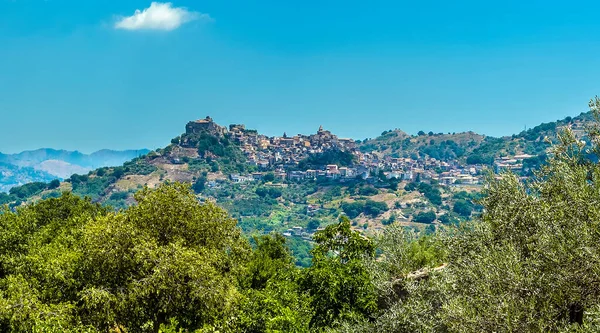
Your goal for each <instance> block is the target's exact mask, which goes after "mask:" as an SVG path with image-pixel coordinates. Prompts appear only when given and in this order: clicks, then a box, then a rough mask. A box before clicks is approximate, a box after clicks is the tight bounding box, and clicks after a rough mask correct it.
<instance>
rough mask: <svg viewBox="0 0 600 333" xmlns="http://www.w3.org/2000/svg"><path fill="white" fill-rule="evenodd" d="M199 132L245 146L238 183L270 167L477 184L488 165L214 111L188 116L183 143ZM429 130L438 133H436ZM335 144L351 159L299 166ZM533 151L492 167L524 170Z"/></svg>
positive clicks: (297, 175) (309, 175)
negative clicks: (275, 131)
mask: <svg viewBox="0 0 600 333" xmlns="http://www.w3.org/2000/svg"><path fill="white" fill-rule="evenodd" d="M201 133H207V134H210V135H216V136H225V135H226V136H229V137H230V138H231V139H232V140H233V141H234V142H235V143H236V144H238V145H239V147H240V148H241V150H242V151H243V153H244V155H245V158H246V163H247V164H248V165H249V166H253V167H256V168H255V169H256V171H255V172H252V173H247V174H231V175H229V178H230V180H231V181H233V182H235V183H242V182H248V181H255V180H260V179H262V177H263V175H264V173H265V172H269V171H272V172H274V174H275V176H276V177H278V178H280V179H288V180H292V181H302V180H318V179H327V180H336V181H339V182H342V183H343V182H344V181H346V180H348V179H356V178H361V179H363V180H369V179H370V178H373V177H374V176H375V177H379V176H380V175H384V176H385V177H386V178H387V179H392V178H393V179H398V180H400V181H414V180H419V181H421V180H423V181H425V180H433V181H436V182H438V183H440V184H443V185H461V184H464V185H477V184H480V183H481V180H482V171H483V169H484V168H485V167H486V165H483V164H481V163H473V164H469V163H468V161H465V160H464V159H453V160H441V159H436V158H433V157H430V156H417V157H414V156H413V157H410V156H409V157H394V156H393V154H386V153H384V152H378V151H370V152H365V151H364V150H361V149H360V145H359V143H357V142H356V141H355V140H353V139H347V138H339V137H337V136H336V135H335V134H332V133H331V132H330V131H328V130H325V129H323V127H322V126H320V127H319V129H318V130H317V132H316V133H315V134H310V135H304V134H297V135H294V136H288V135H287V134H286V133H284V134H283V135H282V136H273V137H269V136H266V135H262V134H259V133H258V132H257V131H256V130H249V129H246V127H245V125H243V124H232V125H229V128H226V127H223V126H219V125H218V124H216V123H215V122H214V121H213V120H212V118H211V117H206V118H204V119H200V120H196V121H192V122H189V123H188V124H187V126H186V134H184V135H183V136H182V137H181V145H182V146H183V147H192V145H190V142H191V141H190V137H193V136H194V135H198V134H201ZM430 136H432V138H435V136H436V135H435V134H432V135H430ZM332 150H334V151H341V152H345V153H347V154H350V156H352V163H350V164H349V165H341V164H340V163H331V164H322V165H318V164H317V165H315V164H314V163H313V164H312V165H311V167H314V168H304V169H303V168H301V167H302V166H303V164H302V162H303V161H305V160H306V159H307V158H309V157H310V156H316V155H319V154H324V153H326V152H328V151H332ZM532 157H534V155H530V154H525V153H518V154H514V155H512V156H499V157H497V158H496V159H495V160H494V163H493V165H491V167H493V168H494V169H495V170H496V171H500V170H504V169H509V170H512V171H515V172H521V171H523V161H524V160H527V159H530V158H532ZM343 164H347V163H343ZM487 167H490V166H489V165H488V166H487Z"/></svg>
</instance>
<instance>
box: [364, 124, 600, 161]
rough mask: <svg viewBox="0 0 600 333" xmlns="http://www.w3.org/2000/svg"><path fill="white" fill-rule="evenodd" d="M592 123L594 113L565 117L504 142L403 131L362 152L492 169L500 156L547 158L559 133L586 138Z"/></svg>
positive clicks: (368, 143) (387, 134)
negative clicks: (569, 132) (566, 129)
mask: <svg viewBox="0 0 600 333" xmlns="http://www.w3.org/2000/svg"><path fill="white" fill-rule="evenodd" d="M592 121H593V116H592V114H591V112H584V113H581V114H580V115H579V116H577V117H566V118H564V119H562V120H557V121H555V122H549V123H543V124H540V125H538V126H535V127H533V128H529V129H527V130H525V131H523V132H521V133H519V134H515V135H512V136H506V137H501V138H494V137H488V136H484V135H480V134H477V133H474V132H464V133H446V134H445V133H433V132H428V133H425V132H424V131H419V133H418V134H417V135H416V136H411V135H408V134H406V133H404V132H402V131H400V130H397V129H396V130H389V131H384V132H383V133H382V134H381V135H380V136H379V137H377V138H374V139H366V140H364V141H362V142H361V143H360V145H359V147H360V150H361V151H363V152H372V151H374V152H377V153H383V154H387V155H392V156H395V157H404V158H407V157H411V156H412V157H413V159H416V158H417V157H425V156H429V157H432V158H435V159H439V160H454V159H462V160H465V161H468V164H487V165H491V164H492V163H493V161H494V158H497V157H501V156H509V155H517V154H530V155H534V156H545V154H546V150H547V149H548V148H549V144H548V143H547V142H546V141H547V140H549V141H550V142H551V143H556V142H557V140H558V136H557V134H558V133H559V132H560V129H561V128H563V127H565V126H570V127H572V128H573V131H574V133H575V135H576V136H577V137H583V136H584V131H585V128H586V126H588V124H590V123H591V122H592Z"/></svg>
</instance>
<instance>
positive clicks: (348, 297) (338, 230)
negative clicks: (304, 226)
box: [300, 217, 377, 329]
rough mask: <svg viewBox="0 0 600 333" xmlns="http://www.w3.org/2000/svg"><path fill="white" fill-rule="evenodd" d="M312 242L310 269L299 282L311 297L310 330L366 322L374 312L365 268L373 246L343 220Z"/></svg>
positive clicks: (373, 298) (316, 235)
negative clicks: (313, 246) (311, 328)
mask: <svg viewBox="0 0 600 333" xmlns="http://www.w3.org/2000/svg"><path fill="white" fill-rule="evenodd" d="M314 240H315V242H316V243H317V245H316V246H315V248H314V249H313V250H312V254H313V265H312V266H311V267H309V268H307V269H306V270H305V271H304V272H303V276H302V278H301V282H300V283H301V286H302V288H303V289H304V290H306V291H307V292H308V293H309V295H310V297H311V299H310V304H311V307H312V309H313V311H314V315H313V316H312V319H311V321H310V325H311V327H313V328H317V329H318V328H323V327H329V326H336V325H337V324H338V323H340V322H341V321H343V320H361V319H365V318H369V317H370V316H371V315H372V314H373V313H374V311H375V310H376V308H377V305H376V294H375V289H374V286H373V285H372V284H371V281H370V276H369V272H368V270H367V267H366V266H365V259H366V258H372V257H373V256H374V255H375V246H374V244H373V242H372V241H371V240H369V239H367V238H365V237H363V236H362V235H360V234H359V233H358V232H356V231H352V230H351V229H350V220H349V219H348V218H346V217H341V218H340V222H339V223H338V224H334V225H330V226H328V227H326V228H325V230H323V231H319V232H317V233H315V235H314Z"/></svg>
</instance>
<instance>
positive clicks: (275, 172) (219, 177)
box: [0, 114, 590, 265]
mask: <svg viewBox="0 0 600 333" xmlns="http://www.w3.org/2000/svg"><path fill="white" fill-rule="evenodd" d="M589 120H590V117H589V114H582V115H580V116H578V117H575V118H566V119H564V120H561V121H558V122H554V123H548V124H541V125H539V126H537V127H534V128H532V129H529V130H527V131H524V132H522V133H519V134H517V135H513V136H511V137H503V138H493V137H486V136H483V135H478V134H476V133H473V132H467V133H454V134H435V133H419V134H420V135H416V136H410V135H408V134H406V133H404V132H402V131H399V130H393V131H386V132H384V133H383V135H382V136H380V137H378V138H375V139H372V140H368V141H366V142H358V143H357V142H355V141H353V140H350V139H342V138H338V137H337V136H335V135H334V134H332V133H331V132H329V131H326V130H324V129H323V128H319V130H318V131H317V133H316V134H310V135H302V134H298V135H295V136H287V135H284V136H282V137H267V136H264V135H261V134H259V133H258V132H257V131H255V130H250V129H246V128H245V126H244V125H239V124H237V125H231V126H229V127H228V128H226V127H223V126H220V125H218V124H216V123H215V122H213V120H212V119H211V118H210V117H207V118H205V119H201V120H198V121H192V122H189V123H188V124H187V126H186V129H185V133H183V134H182V135H180V136H178V137H176V138H174V139H172V140H171V143H170V144H169V145H167V146H166V147H165V148H162V149H157V150H156V151H152V152H149V153H148V154H146V155H143V156H140V157H137V158H134V159H132V160H131V161H128V162H126V163H124V164H123V165H122V166H118V167H102V168H98V169H95V170H93V171H90V172H89V173H87V174H83V175H73V176H71V177H70V178H68V179H66V180H65V181H64V182H62V183H61V184H60V185H59V186H58V187H56V186H47V187H45V186H42V185H36V186H24V187H21V188H15V189H13V190H11V193H10V194H9V195H5V196H3V197H0V203H11V204H12V205H13V206H14V205H19V204H22V203H24V202H31V201H35V200H38V199H40V198H48V197H56V196H59V195H60V192H61V191H65V190H68V191H72V192H73V193H75V194H77V195H79V196H88V197H90V198H91V199H92V200H93V201H94V202H98V203H101V204H103V205H106V206H111V207H114V208H116V209H121V208H125V207H127V206H129V205H131V204H133V203H134V199H133V195H134V193H136V192H137V191H139V190H140V189H142V188H144V187H149V188H156V187H157V186H159V185H160V184H162V183H164V182H184V183H189V184H192V188H193V190H194V191H195V193H196V194H197V196H198V198H199V200H203V201H204V200H207V201H213V202H216V203H217V204H218V205H220V206H222V207H224V208H225V209H226V210H227V211H228V212H229V214H231V215H232V216H233V217H234V218H236V219H238V220H239V225H240V227H241V228H242V229H243V230H244V231H246V232H247V233H250V234H252V233H268V232H270V231H278V232H281V233H283V234H285V235H286V236H288V238H289V239H290V241H291V242H292V243H293V248H294V249H295V252H296V253H295V255H296V257H298V258H299V262H298V263H299V264H303V265H306V264H307V260H308V247H307V246H305V245H303V244H304V242H305V241H306V240H310V239H311V235H312V234H313V233H314V232H315V230H317V229H318V228H320V227H323V226H325V225H329V224H331V223H332V222H334V221H336V220H337V218H338V216H339V215H340V214H344V215H347V216H349V217H350V218H351V219H352V225H353V228H354V229H355V230H360V231H361V232H364V233H374V232H378V231H379V230H380V229H382V228H383V226H385V225H388V224H392V223H395V224H400V225H404V226H407V227H411V228H415V229H420V230H427V231H428V232H430V231H433V230H435V228H436V225H438V224H440V223H441V224H452V223H456V222H458V221H461V220H464V219H468V218H469V217H470V216H472V214H478V213H479V211H480V209H481V208H480V207H479V206H478V205H477V204H476V199H477V198H478V196H479V194H478V193H479V191H480V182H481V178H482V174H483V171H484V170H485V168H486V166H491V165H493V166H494V167H496V168H499V167H501V166H506V167H509V168H511V169H513V170H515V171H517V172H521V173H522V174H527V172H529V168H531V167H535V166H536V165H538V164H539V163H540V162H541V161H543V156H544V154H545V150H546V148H547V143H544V138H546V137H548V138H550V139H551V140H552V139H553V138H556V131H557V130H558V129H559V128H560V127H562V126H566V125H569V126H572V127H574V128H575V130H577V131H579V129H580V128H583V127H585V124H586V123H587V122H588V121H589ZM518 154H524V155H518ZM526 154H531V155H526ZM519 156H521V157H519Z"/></svg>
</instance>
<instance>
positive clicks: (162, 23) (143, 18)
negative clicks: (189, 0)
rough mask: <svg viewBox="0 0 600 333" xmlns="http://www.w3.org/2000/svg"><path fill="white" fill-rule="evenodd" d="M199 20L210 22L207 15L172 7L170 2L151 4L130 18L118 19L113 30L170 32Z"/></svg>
mask: <svg viewBox="0 0 600 333" xmlns="http://www.w3.org/2000/svg"><path fill="white" fill-rule="evenodd" d="M199 19H203V20H211V18H210V16H208V14H202V13H198V12H192V11H189V10H187V8H184V7H173V4H172V3H170V2H165V3H161V2H153V3H151V4H150V7H149V8H146V9H144V10H139V9H138V10H136V11H135V13H134V14H133V15H132V16H127V17H123V18H120V19H119V20H118V21H117V22H116V23H115V29H124V30H166V31H171V30H175V29H177V28H179V27H180V26H181V25H182V24H185V23H188V22H190V21H194V20H199Z"/></svg>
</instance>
